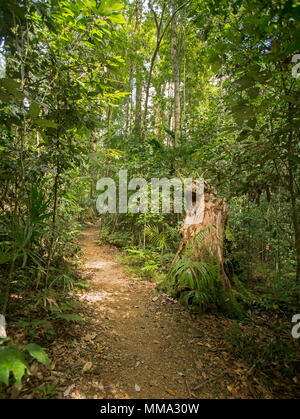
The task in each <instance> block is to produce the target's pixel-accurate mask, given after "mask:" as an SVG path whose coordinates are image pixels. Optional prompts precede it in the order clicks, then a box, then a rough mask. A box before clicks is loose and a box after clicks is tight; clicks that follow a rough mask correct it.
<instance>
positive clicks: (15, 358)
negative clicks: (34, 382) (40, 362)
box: [0, 347, 30, 388]
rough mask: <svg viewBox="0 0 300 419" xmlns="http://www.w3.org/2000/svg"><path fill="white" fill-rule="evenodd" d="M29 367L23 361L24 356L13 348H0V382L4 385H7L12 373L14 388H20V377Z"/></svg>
mask: <svg viewBox="0 0 300 419" xmlns="http://www.w3.org/2000/svg"><path fill="white" fill-rule="evenodd" d="M26 370H27V372H28V374H30V371H29V367H28V365H27V363H26V360H25V355H24V354H23V353H22V352H20V351H18V350H17V349H15V348H12V347H8V348H0V381H1V382H2V383H4V384H6V385H8V384H9V374H10V372H12V373H13V375H14V376H15V379H16V386H17V387H19V388H20V387H21V386H22V382H21V380H22V377H23V375H24V374H25V372H26Z"/></svg>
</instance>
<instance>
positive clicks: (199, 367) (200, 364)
mask: <svg viewBox="0 0 300 419" xmlns="http://www.w3.org/2000/svg"><path fill="white" fill-rule="evenodd" d="M195 365H196V368H198V370H201V369H202V368H203V364H202V362H201V361H197V360H196V359H195Z"/></svg>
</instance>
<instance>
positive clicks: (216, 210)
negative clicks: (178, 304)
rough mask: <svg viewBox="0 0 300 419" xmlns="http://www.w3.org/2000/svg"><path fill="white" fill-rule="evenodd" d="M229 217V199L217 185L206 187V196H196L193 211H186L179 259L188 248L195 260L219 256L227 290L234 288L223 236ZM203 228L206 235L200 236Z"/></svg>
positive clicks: (206, 259) (221, 274) (218, 259)
mask: <svg viewBox="0 0 300 419" xmlns="http://www.w3.org/2000/svg"><path fill="white" fill-rule="evenodd" d="M193 195H194V194H193ZM226 220H227V204H226V201H225V200H223V199H220V198H217V196H216V191H215V189H214V188H212V187H209V188H208V187H207V188H205V193H204V197H203V199H202V200H200V202H196V200H194V199H193V204H192V207H191V210H190V211H188V212H187V213H186V218H185V220H184V223H183V225H182V227H181V229H180V233H181V235H182V239H181V243H180V246H179V249H178V252H177V256H176V259H177V260H178V258H180V257H182V256H183V254H184V252H185V250H186V249H187V247H189V257H190V258H191V259H192V260H199V261H202V262H209V259H210V258H211V257H213V258H215V259H216V260H217V262H218V264H219V266H220V277H221V280H222V282H223V284H224V286H225V288H226V290H230V281H229V279H228V277H227V275H226V273H225V270H224V265H223V235H224V228H225V225H226ZM201 231H203V236H201V238H200V237H199V235H198V234H199V233H200V232H201ZM197 239H198V240H197ZM176 259H175V260H176Z"/></svg>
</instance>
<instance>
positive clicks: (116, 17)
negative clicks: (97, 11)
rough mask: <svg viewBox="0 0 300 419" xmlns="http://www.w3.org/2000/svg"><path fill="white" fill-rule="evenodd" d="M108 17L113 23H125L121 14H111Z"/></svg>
mask: <svg viewBox="0 0 300 419" xmlns="http://www.w3.org/2000/svg"><path fill="white" fill-rule="evenodd" d="M109 19H110V20H111V21H112V22H114V23H126V20H125V18H124V17H123V16H122V15H120V14H119V15H111V16H109Z"/></svg>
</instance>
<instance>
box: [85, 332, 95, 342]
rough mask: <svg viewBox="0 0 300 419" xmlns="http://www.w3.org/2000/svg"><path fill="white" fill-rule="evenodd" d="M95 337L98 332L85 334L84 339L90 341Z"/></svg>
mask: <svg viewBox="0 0 300 419" xmlns="http://www.w3.org/2000/svg"><path fill="white" fill-rule="evenodd" d="M95 337H96V333H88V334H87V335H85V336H84V338H83V339H84V340H86V341H90V340H93V339H95Z"/></svg>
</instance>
